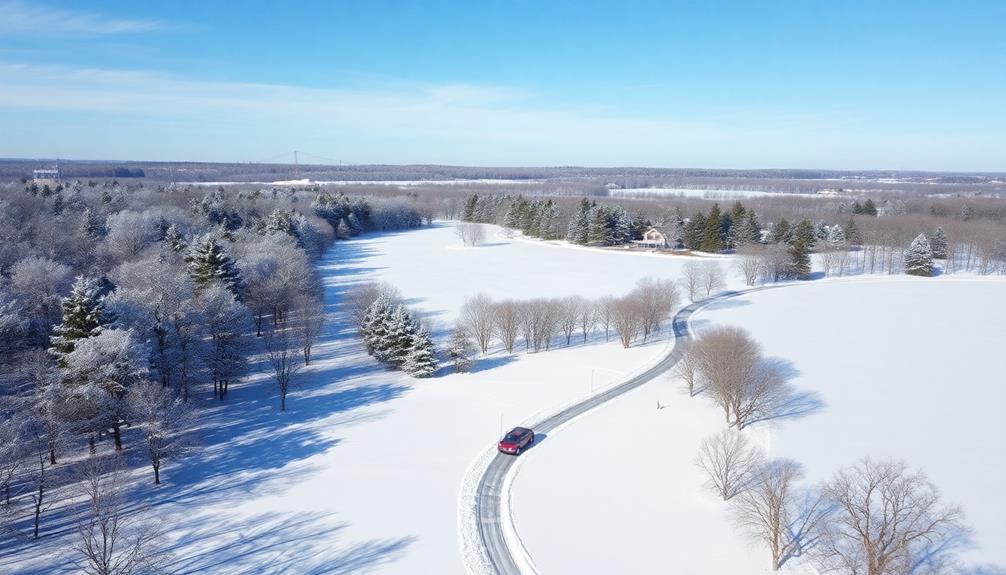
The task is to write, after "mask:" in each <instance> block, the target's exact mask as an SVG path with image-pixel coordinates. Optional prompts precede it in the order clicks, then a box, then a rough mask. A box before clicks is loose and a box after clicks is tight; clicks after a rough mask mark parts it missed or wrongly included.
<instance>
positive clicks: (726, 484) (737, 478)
mask: <svg viewBox="0 0 1006 575" xmlns="http://www.w3.org/2000/svg"><path fill="white" fill-rule="evenodd" d="M762 458H763V456H762V453H761V451H760V450H758V449H756V448H754V447H752V446H751V444H750V442H748V439H747V438H746V437H745V436H744V434H742V433H741V432H739V431H737V430H733V429H724V430H723V431H721V432H719V433H718V434H716V435H713V436H711V437H707V438H705V439H703V440H702V444H701V445H700V446H699V454H698V455H697V456H696V458H695V464H696V465H698V466H699V467H701V468H702V470H703V471H705V472H706V475H707V476H708V478H709V479H708V486H709V488H710V489H712V490H713V491H715V492H716V493H717V494H718V495H719V496H720V497H722V498H723V500H724V501H727V500H729V499H730V498H731V497H734V496H736V495H737V494H738V493H741V492H742V491H744V490H745V489H747V487H748V484H749V483H750V481H751V478H752V476H753V475H754V473H755V471H756V470H757V469H758V466H759V465H760V464H761V461H762Z"/></svg>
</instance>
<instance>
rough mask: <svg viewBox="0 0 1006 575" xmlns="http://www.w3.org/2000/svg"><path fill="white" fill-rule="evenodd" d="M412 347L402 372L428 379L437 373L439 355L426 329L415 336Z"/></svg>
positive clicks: (421, 329) (420, 330)
mask: <svg viewBox="0 0 1006 575" xmlns="http://www.w3.org/2000/svg"><path fill="white" fill-rule="evenodd" d="M411 340H412V345H411V347H410V348H409V350H408V353H407V355H406V357H405V362H404V363H402V371H404V372H405V373H407V374H409V375H411V376H413V377H427V376H429V375H432V374H433V373H434V372H435V371H437V367H438V365H437V353H436V350H435V349H434V347H433V340H432V339H431V338H430V333H429V332H428V331H426V329H425V328H419V330H418V331H417V332H416V333H415V334H413V336H412V338H411Z"/></svg>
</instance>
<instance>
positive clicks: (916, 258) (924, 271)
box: [905, 234, 933, 277]
mask: <svg viewBox="0 0 1006 575" xmlns="http://www.w3.org/2000/svg"><path fill="white" fill-rule="evenodd" d="M905 273H906V274H908V275H913V276H926V277H929V276H931V275H933V248H932V246H930V245H929V240H927V239H926V236H925V234H919V235H918V236H916V237H915V239H914V240H912V244H911V245H910V246H908V251H906V252H905Z"/></svg>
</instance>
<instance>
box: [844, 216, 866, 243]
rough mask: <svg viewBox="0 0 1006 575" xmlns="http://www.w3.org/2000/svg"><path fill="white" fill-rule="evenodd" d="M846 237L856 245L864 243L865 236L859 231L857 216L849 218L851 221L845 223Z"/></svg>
mask: <svg viewBox="0 0 1006 575" xmlns="http://www.w3.org/2000/svg"><path fill="white" fill-rule="evenodd" d="M845 239H846V241H848V242H849V244H851V245H854V246H858V245H861V244H862V243H863V236H862V235H861V234H860V233H859V226H857V225H856V219H855V218H849V223H847V224H845Z"/></svg>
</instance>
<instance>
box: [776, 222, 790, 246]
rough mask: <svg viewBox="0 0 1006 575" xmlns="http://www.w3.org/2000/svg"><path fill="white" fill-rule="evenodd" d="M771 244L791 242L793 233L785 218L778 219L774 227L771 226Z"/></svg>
mask: <svg viewBox="0 0 1006 575" xmlns="http://www.w3.org/2000/svg"><path fill="white" fill-rule="evenodd" d="M771 238H772V243H774V244H788V243H790V242H791V241H793V232H792V230H791V229H790V225H789V221H788V220H787V219H786V218H780V219H779V221H778V222H776V224H775V225H774V226H772V235H771Z"/></svg>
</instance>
